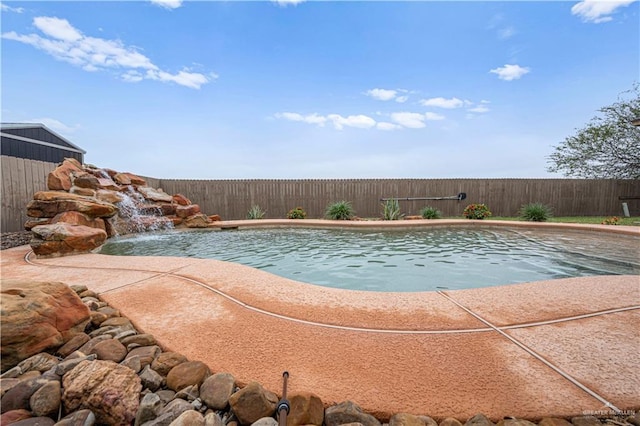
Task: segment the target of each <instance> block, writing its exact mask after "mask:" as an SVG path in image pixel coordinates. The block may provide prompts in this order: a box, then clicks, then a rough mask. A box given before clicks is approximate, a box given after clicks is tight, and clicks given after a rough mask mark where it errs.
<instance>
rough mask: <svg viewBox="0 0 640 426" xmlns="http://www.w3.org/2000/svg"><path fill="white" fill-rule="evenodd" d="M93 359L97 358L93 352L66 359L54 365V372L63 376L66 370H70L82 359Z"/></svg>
mask: <svg viewBox="0 0 640 426" xmlns="http://www.w3.org/2000/svg"><path fill="white" fill-rule="evenodd" d="M95 359H98V356H97V355H95V354H93V355H87V356H83V357H79V358H72V359H68V360H65V361H62V362H61V363H60V364H58V365H56V370H55V372H56V374H57V375H59V376H64V375H65V374H66V373H67V372H69V371H71V370H72V369H73V368H74V367H75V366H76V365H78V364H80V363H81V362H82V361H93V360H95Z"/></svg>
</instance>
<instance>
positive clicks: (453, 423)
mask: <svg viewBox="0 0 640 426" xmlns="http://www.w3.org/2000/svg"><path fill="white" fill-rule="evenodd" d="M440 426H462V423H460V421H459V420H457V419H454V418H453V417H447V418H446V419H444V420H443V421H441V422H440ZM509 426H516V425H515V424H513V425H509ZM517 426H524V425H517Z"/></svg>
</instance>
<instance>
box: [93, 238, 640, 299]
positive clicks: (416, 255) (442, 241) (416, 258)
mask: <svg viewBox="0 0 640 426" xmlns="http://www.w3.org/2000/svg"><path fill="white" fill-rule="evenodd" d="M637 247H638V239H637V238H635V237H632V236H625V235H609V234H607V233H602V232H600V233H592V232H575V231H566V230H563V231H561V232H558V231H554V230H535V231H534V230H527V229H510V228H502V227H501V228H490V227H489V228H473V229H470V228H468V227H437V228H431V229H419V230H402V231H401V230H353V229H349V230H346V229H307V228H293V229H248V230H232V231H222V232H215V231H211V230H191V231H164V232H155V233H148V234H138V235H135V236H133V237H117V238H114V239H111V240H109V241H108V242H107V244H105V245H104V246H102V248H101V250H100V253H102V254H109V255H137V256H140V255H144V256H179V257H197V258H210V259H218V260H225V261H230V262H237V263H240V264H244V265H247V266H251V267H254V268H258V269H263V270H265V271H269V272H271V273H274V274H277V275H280V276H283V277H287V278H291V279H295V280H297V281H302V282H306V283H311V284H317V285H322V286H328V287H336V288H345V289H353V290H368V291H386V292H389V291H398V292H414V291H433V290H441V289H463V288H476V287H487V286H494V285H504V284H515V283H522V282H530V281H541V280H549V279H556V278H567V277H582V276H592V275H627V274H640V259H639V255H638V250H637Z"/></svg>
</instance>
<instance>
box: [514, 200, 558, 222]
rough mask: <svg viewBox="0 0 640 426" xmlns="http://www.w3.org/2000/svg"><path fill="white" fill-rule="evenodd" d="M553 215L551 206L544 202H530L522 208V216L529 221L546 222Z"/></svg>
mask: <svg viewBox="0 0 640 426" xmlns="http://www.w3.org/2000/svg"><path fill="white" fill-rule="evenodd" d="M551 216H552V214H551V207H549V206H545V205H544V204H542V203H529V204H525V205H523V206H522V207H521V208H520V218H521V219H523V220H527V221H529V222H546V221H547V220H549V218H550V217H551Z"/></svg>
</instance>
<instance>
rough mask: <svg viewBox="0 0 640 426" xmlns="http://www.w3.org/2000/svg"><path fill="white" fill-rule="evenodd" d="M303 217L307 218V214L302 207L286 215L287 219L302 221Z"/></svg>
mask: <svg viewBox="0 0 640 426" xmlns="http://www.w3.org/2000/svg"><path fill="white" fill-rule="evenodd" d="M305 217H307V213H306V212H305V211H304V209H303V208H302V207H296V208H295V209H291V210H289V213H287V219H304V218H305Z"/></svg>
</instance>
